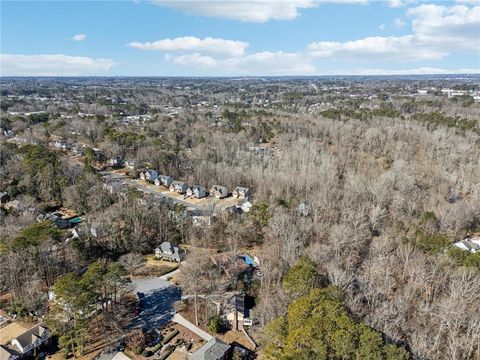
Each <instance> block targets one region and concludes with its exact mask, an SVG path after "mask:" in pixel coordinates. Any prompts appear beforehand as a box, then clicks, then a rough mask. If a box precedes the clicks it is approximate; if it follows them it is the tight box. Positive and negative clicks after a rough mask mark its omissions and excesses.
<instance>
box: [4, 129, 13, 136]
mask: <svg viewBox="0 0 480 360" xmlns="http://www.w3.org/2000/svg"><path fill="white" fill-rule="evenodd" d="M3 136H5V137H7V138H11V137H14V136H15V132H14V131H13V130H4V131H3Z"/></svg>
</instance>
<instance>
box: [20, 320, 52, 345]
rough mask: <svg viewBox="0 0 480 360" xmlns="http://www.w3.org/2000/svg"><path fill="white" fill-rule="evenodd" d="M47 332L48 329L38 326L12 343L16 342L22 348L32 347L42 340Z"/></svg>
mask: <svg viewBox="0 0 480 360" xmlns="http://www.w3.org/2000/svg"><path fill="white" fill-rule="evenodd" d="M46 332H47V328H45V327H43V326H42V325H37V326H34V327H33V328H31V329H30V330H28V331H26V332H24V333H23V334H22V335H20V336H18V337H16V338H15V339H13V340H12V341H14V340H16V341H17V342H18V343H19V344H20V346H21V347H22V348H25V347H27V346H29V345H32V344H33V343H35V341H37V340H38V339H39V338H41V337H42V336H43V335H44V334H45V333H46Z"/></svg>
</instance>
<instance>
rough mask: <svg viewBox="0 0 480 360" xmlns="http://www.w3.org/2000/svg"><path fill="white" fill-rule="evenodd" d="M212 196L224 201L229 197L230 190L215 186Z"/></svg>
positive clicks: (212, 189) (211, 192)
mask: <svg viewBox="0 0 480 360" xmlns="http://www.w3.org/2000/svg"><path fill="white" fill-rule="evenodd" d="M210 194H211V195H213V196H215V197H216V198H218V199H223V198H226V197H227V196H228V189H227V187H226V186H221V185H213V186H212V188H211V189H210Z"/></svg>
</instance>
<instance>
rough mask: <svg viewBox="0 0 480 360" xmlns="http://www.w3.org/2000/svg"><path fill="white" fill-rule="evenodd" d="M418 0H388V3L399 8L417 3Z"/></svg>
mask: <svg viewBox="0 0 480 360" xmlns="http://www.w3.org/2000/svg"><path fill="white" fill-rule="evenodd" d="M417 1H418V0H388V5H389V6H390V7H392V8H399V7H403V6H407V5H411V4H414V3H416V2H417Z"/></svg>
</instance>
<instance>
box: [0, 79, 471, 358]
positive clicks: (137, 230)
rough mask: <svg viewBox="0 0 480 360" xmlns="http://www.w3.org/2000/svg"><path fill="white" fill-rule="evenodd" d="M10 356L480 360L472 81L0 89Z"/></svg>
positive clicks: (8, 83) (1, 320)
mask: <svg viewBox="0 0 480 360" xmlns="http://www.w3.org/2000/svg"><path fill="white" fill-rule="evenodd" d="M0 85H1V88H0V90H1V112H0V116H1V123H0V126H1V135H0V137H1V139H0V140H1V155H0V164H1V178H0V181H1V183H0V208H1V209H0V223H1V236H0V275H1V277H0V359H1V360H17V359H18V360H20V359H22V360H24V359H32V358H35V359H45V358H46V359H52V360H61V359H66V358H77V359H83V360H93V359H95V360H129V359H135V360H146V359H155V360H167V359H168V360H181V359H192V360H197V359H198V360H200V359H205V360H223V359H234V360H239V359H245V360H248V359H280V360H282V359H284V360H287V359H288V360H296V359H305V360H307V359H357V360H362V359H379V360H382V359H385V360H397V359H398V360H406V359H480V345H479V344H480V342H479V339H480V313H479V311H478V310H479V309H480V273H479V271H480V77H479V76H477V75H464V76H447V75H445V76H443V75H438V76H428V77H424V76H408V77H396V76H393V77H388V76H385V77H374V76H373V77H368V76H367V77H299V78H283V77H267V78H136V77H127V78H122V77H118V78H116V77H109V78H95V77H78V78H76V77H67V78H46V77H41V78H30V77H22V78H15V77H3V78H1V84H0Z"/></svg>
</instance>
